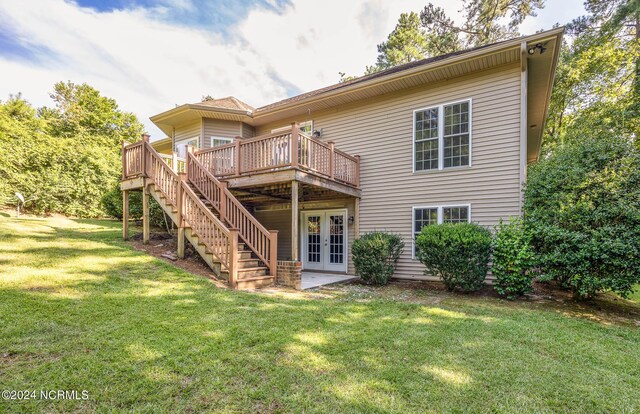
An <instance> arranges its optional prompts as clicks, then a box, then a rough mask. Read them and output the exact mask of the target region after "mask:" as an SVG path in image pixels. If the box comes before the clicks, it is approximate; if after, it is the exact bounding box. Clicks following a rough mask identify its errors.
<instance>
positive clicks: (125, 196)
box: [122, 190, 129, 240]
mask: <svg viewBox="0 0 640 414" xmlns="http://www.w3.org/2000/svg"><path fill="white" fill-rule="evenodd" d="M122 239H123V240H129V190H124V191H122Z"/></svg>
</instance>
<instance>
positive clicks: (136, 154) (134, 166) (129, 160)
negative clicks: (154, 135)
mask: <svg viewBox="0 0 640 414" xmlns="http://www.w3.org/2000/svg"><path fill="white" fill-rule="evenodd" d="M143 149H144V141H140V142H136V143H133V144H127V143H126V142H123V143H122V179H123V180H124V179H127V178H132V177H136V176H138V175H140V174H142V171H143V170H144V165H143V160H144V159H143V157H142V153H143V151H142V150H143Z"/></svg>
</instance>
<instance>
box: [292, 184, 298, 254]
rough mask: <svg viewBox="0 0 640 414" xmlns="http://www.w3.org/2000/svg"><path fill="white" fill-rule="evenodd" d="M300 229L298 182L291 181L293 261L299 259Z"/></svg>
mask: <svg viewBox="0 0 640 414" xmlns="http://www.w3.org/2000/svg"><path fill="white" fill-rule="evenodd" d="M298 233H299V228H298V182H297V181H295V180H294V181H291V260H293V261H297V260H298V259H299V253H298V247H299V246H298V245H299V242H298V240H299V237H298Z"/></svg>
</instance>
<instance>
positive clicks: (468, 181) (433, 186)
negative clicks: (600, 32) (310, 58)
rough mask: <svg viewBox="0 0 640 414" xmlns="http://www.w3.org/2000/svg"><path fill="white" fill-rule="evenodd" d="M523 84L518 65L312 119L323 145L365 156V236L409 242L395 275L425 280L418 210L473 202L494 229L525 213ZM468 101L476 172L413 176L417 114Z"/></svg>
mask: <svg viewBox="0 0 640 414" xmlns="http://www.w3.org/2000/svg"><path fill="white" fill-rule="evenodd" d="M520 81H521V79H520V69H519V66H517V65H512V66H508V67H503V68H501V69H500V70H492V71H485V72H480V73H478V74H475V75H473V76H466V77H462V78H458V79H454V80H449V81H447V82H440V83H438V84H434V85H428V86H424V87H420V88H413V89H411V90H408V91H405V92H403V93H395V94H393V95H387V96H383V97H381V98H378V99H375V100H370V101H367V102H366V103H365V104H360V105H356V104H349V105H345V106H342V107H336V108H333V109H331V110H327V111H322V112H318V113H315V114H313V118H314V128H316V129H320V128H321V129H322V131H323V136H322V138H321V139H322V140H323V141H333V142H335V144H336V148H338V149H341V150H343V151H346V152H347V153H349V154H352V155H356V154H357V155H360V156H361V189H362V199H361V203H360V232H361V234H362V233H364V232H368V231H372V230H388V231H393V232H397V233H400V234H401V235H402V236H403V237H404V238H405V243H406V247H405V251H404V254H403V256H402V257H401V260H400V261H399V263H398V269H397V271H396V274H395V276H396V277H403V278H424V276H423V271H424V267H423V266H422V265H421V264H420V263H419V262H418V261H416V260H414V259H412V258H411V246H412V239H413V232H412V226H413V222H412V207H413V206H430V205H444V206H446V205H449V204H470V205H471V221H472V222H477V223H479V224H481V225H484V226H488V227H491V226H493V225H494V224H496V223H497V222H498V220H499V219H500V218H501V217H503V218H507V217H509V216H512V215H519V214H520V211H519V198H520V175H519V173H520ZM466 99H471V101H472V105H471V111H472V113H471V119H472V128H471V132H472V144H471V163H472V165H471V167H457V168H452V169H444V170H442V171H428V172H417V173H414V172H413V111H414V110H416V109H421V108H427V107H430V106H434V105H439V104H446V103H450V102H456V101H460V100H466ZM293 121H295V119H287V120H280V121H278V122H275V123H271V124H268V125H262V126H260V127H257V131H256V133H257V134H266V133H269V131H270V130H271V129H272V128H275V127H277V126H278V125H282V124H286V123H289V122H293ZM350 262H351V260H350Z"/></svg>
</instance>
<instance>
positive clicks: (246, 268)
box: [238, 266, 267, 273]
mask: <svg viewBox="0 0 640 414" xmlns="http://www.w3.org/2000/svg"><path fill="white" fill-rule="evenodd" d="M256 270H267V267H265V266H258V267H245V268H244V269H238V272H243V273H244V272H255V271H256Z"/></svg>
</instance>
